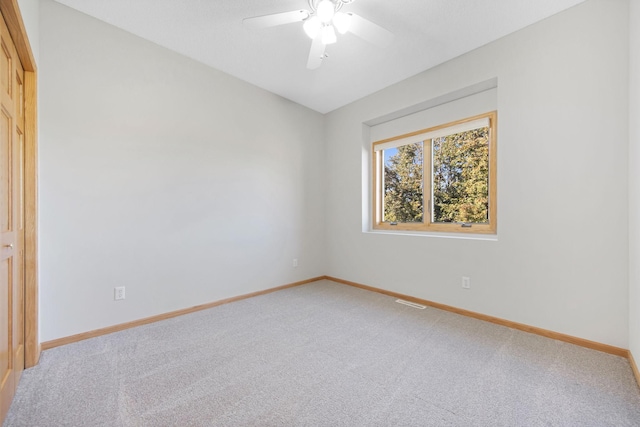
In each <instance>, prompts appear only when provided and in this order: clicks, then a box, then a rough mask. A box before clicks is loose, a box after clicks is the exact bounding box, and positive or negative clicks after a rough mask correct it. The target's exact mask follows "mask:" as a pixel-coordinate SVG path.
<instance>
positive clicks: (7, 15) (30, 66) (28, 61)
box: [0, 0, 40, 368]
mask: <svg viewBox="0 0 640 427" xmlns="http://www.w3.org/2000/svg"><path fill="white" fill-rule="evenodd" d="M0 13H1V14H2V16H3V17H4V20H5V22H6V24H7V27H8V28H9V33H10V34H11V38H12V39H13V43H14V44H15V46H16V50H17V51H18V57H19V58H20V62H21V63H22V67H23V68H24V97H25V99H24V104H25V105H24V108H25V111H24V121H25V124H24V142H25V147H24V150H25V151H24V162H25V164H24V210H25V212H24V219H25V224H24V226H25V236H24V264H25V265H24V268H25V271H24V282H25V283H24V359H25V360H24V366H25V368H30V367H32V366H35V365H37V364H38V361H39V360H40V342H39V339H38V92H37V89H38V79H37V66H36V61H35V58H34V56H33V51H32V50H31V44H30V43H29V37H28V36H27V31H26V28H25V26H24V22H23V21H22V14H21V13H20V8H19V7H18V2H17V0H0Z"/></svg>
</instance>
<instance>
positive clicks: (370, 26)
mask: <svg viewBox="0 0 640 427" xmlns="http://www.w3.org/2000/svg"><path fill="white" fill-rule="evenodd" d="M349 15H351V25H350V27H349V31H350V32H352V33H353V34H355V35H356V36H358V37H360V38H361V39H364V40H366V41H368V42H369V43H373V44H375V45H376V46H379V47H387V46H389V45H390V44H391V42H392V41H393V33H392V32H391V31H389V30H385V29H384V28H382V27H381V26H379V25H378V24H374V23H373V22H371V21H369V20H368V19H365V18H363V17H362V16H359V15H356V14H354V13H349Z"/></svg>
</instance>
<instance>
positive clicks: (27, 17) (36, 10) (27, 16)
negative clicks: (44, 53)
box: [18, 0, 40, 64]
mask: <svg viewBox="0 0 640 427" xmlns="http://www.w3.org/2000/svg"><path fill="white" fill-rule="evenodd" d="M18 7H19V8H20V13H21V14H22V21H24V27H25V28H26V30H27V34H28V36H29V43H30V44H31V50H32V51H33V56H34V57H35V59H36V64H38V63H39V62H40V61H38V58H39V57H40V30H39V28H40V23H39V20H40V0H18Z"/></svg>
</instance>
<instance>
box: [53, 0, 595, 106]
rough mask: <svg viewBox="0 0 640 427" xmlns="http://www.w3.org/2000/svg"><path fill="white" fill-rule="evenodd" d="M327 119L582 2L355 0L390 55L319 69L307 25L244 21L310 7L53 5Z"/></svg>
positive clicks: (233, 1) (356, 50)
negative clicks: (310, 61)
mask: <svg viewBox="0 0 640 427" xmlns="http://www.w3.org/2000/svg"><path fill="white" fill-rule="evenodd" d="M56 1H58V3H62V4H65V5H67V6H70V7H72V8H74V9H76V10H79V11H81V12H84V13H86V14H88V15H90V16H93V17H95V18H98V19H100V20H102V21H105V22H107V23H109V24H112V25H114V26H116V27H119V28H122V29H124V30H126V31H129V32H131V33H133V34H135V35H137V36H140V37H142V38H145V39H147V40H150V41H152V42H155V43H157V44H159V45H161V46H164V47H167V48H169V49H171V50H173V51H176V52H179V53H181V54H183V55H186V56H188V57H190V58H193V59H195V60H197V61H200V62H202V63H205V64H207V65H209V66H211V67H214V68H217V69H219V70H222V71H224V72H226V73H229V74H231V75H234V76H236V77H238V78H240V79H242V80H245V81H247V82H250V83H253V84H255V85H256V86H259V87H261V88H264V89H266V90H268V91H270V92H273V93H276V94H278V95H281V96H283V97H285V98H288V99H290V100H292V101H295V102H297V103H299V104H302V105H305V106H307V107H309V108H312V109H314V110H316V111H319V112H321V113H326V112H329V111H332V110H334V109H336V108H339V107H341V106H343V105H346V104H348V103H350V102H352V101H355V100H357V99H359V98H362V97H364V96H366V95H369V94H371V93H373V92H376V91H378V90H380V89H383V88H384V87H387V86H389V85H391V84H393V83H396V82H398V81H401V80H403V79H405V78H407V77H410V76H413V75H415V74H418V73H419V72H421V71H424V70H426V69H428V68H431V67H433V66H436V65H438V64H441V63H442V62H445V61H447V60H449V59H452V58H455V57H456V56H459V55H461V54H463V53H465V52H468V51H470V50H473V49H475V48H477V47H480V46H482V45H484V44H487V43H489V42H491V41H493V40H496V39H498V38H500V37H503V36H505V35H507V34H509V33H512V32H514V31H517V30H519V29H521V28H523V27H526V26H528V25H531V24H533V23H535V22H537V21H540V20H542V19H544V18H546V17H548V16H551V15H553V14H555V13H558V12H560V11H562V10H564V9H567V8H569V7H571V6H574V5H576V4H578V3H582V1H584V0H397V1H392V0H355V1H354V2H353V3H352V4H350V5H347V6H345V7H344V8H343V11H345V12H353V13H356V14H358V15H360V16H362V17H364V18H366V19H368V20H370V21H373V22H375V23H376V24H378V25H380V26H382V27H384V28H386V29H388V30H389V31H391V32H392V33H394V35H395V38H394V40H393V42H392V43H391V45H390V46H389V47H387V48H384V49H382V48H378V47H376V46H373V45H370V44H368V43H367V42H365V41H364V40H362V39H360V38H358V37H356V36H354V35H353V34H349V33H347V34H345V35H338V42H337V43H336V44H333V45H329V46H328V47H327V50H326V53H327V54H328V55H329V57H328V58H327V59H325V60H324V61H323V63H322V66H321V67H320V68H318V69H316V70H308V69H307V68H306V64H307V57H308V53H309V48H310V46H311V40H310V39H309V38H307V36H306V35H305V34H304V32H303V30H302V24H301V23H294V24H288V25H284V26H279V27H273V28H266V29H252V28H248V27H247V26H245V25H243V24H242V20H243V18H247V17H253V16H260V15H266V14H271V13H278V12H286V11H290V10H296V9H308V4H307V0H278V1H276V0H136V1H131V0H109V1H104V0H56Z"/></svg>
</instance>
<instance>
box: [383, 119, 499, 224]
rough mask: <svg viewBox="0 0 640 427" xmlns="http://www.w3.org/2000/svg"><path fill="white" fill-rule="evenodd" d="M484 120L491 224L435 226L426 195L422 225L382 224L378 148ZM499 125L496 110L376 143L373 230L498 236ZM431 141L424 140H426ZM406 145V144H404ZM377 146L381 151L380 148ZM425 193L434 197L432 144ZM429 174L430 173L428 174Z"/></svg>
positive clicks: (425, 154) (425, 155) (426, 146)
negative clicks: (486, 123) (487, 131)
mask: <svg viewBox="0 0 640 427" xmlns="http://www.w3.org/2000/svg"><path fill="white" fill-rule="evenodd" d="M481 119H488V120H489V142H488V143H489V189H488V190H489V222H488V223H486V224H471V225H470V226H469V224H464V225H463V224H460V223H434V222H431V213H430V209H428V207H427V205H428V204H429V203H430V200H429V197H428V196H425V200H424V206H425V210H426V211H425V214H424V216H423V218H424V219H423V222H420V223H417V222H416V223H390V222H385V221H383V218H384V216H383V215H384V212H383V210H384V197H383V194H382V192H383V191H384V189H383V182H382V181H383V170H384V159H383V151H382V150H381V149H379V147H380V146H381V145H383V144H389V143H392V142H394V141H399V140H407V144H410V143H411V142H410V141H411V140H412V139H413V138H415V141H413V142H420V141H421V139H420V137H421V136H422V135H424V134H429V133H434V132H437V131H440V130H443V129H446V128H452V127H454V126H458V125H464V123H468V122H473V121H477V120H481ZM497 125H498V113H497V111H491V112H488V113H484V114H479V115H476V116H473V117H467V118H465V119H461V120H456V121H454V122H450V123H445V124H442V125H438V126H434V127H430V128H426V129H422V130H418V131H415V132H410V133H407V134H403V135H399V136H395V137H392V138H388V139H384V140H381V141H375V142H373V144H372V146H371V153H372V156H373V159H372V177H373V185H372V190H373V197H372V214H373V216H372V220H373V221H372V223H373V229H374V230H386V231H428V232H431V231H434V232H447V233H467V234H496V232H497V225H498V223H497V222H498V215H497V207H498V203H497V143H498V142H497V139H498V137H497ZM427 140H429V138H425V141H427ZM402 145H404V144H402ZM377 147H378V148H377ZM423 158H424V161H423V168H424V173H423V194H424V195H427V194H431V182H432V181H433V178H432V175H433V172H432V168H433V166H432V160H431V158H432V156H431V144H427V143H425V144H424V147H423ZM427 171H429V173H427Z"/></svg>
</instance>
